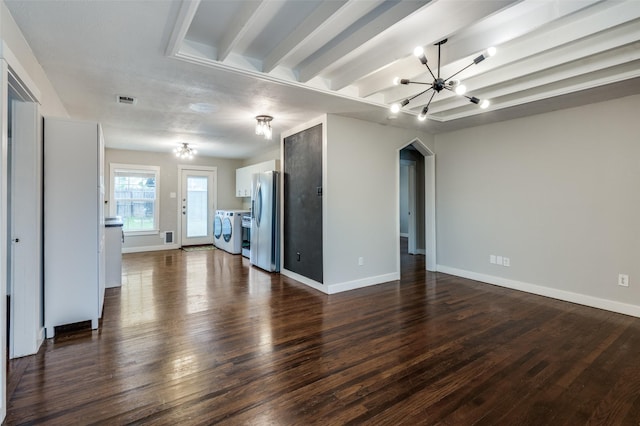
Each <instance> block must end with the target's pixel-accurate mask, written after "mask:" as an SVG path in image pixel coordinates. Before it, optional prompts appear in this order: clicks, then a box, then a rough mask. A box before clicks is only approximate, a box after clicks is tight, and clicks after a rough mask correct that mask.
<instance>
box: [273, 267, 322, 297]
mask: <svg viewBox="0 0 640 426" xmlns="http://www.w3.org/2000/svg"><path fill="white" fill-rule="evenodd" d="M280 273H281V274H282V275H284V276H285V277H289V278H291V279H294V280H296V281H298V282H300V283H302V284H304V285H306V286H309V287H312V288H315V289H316V290H318V291H321V292H323V293H325V294H329V292H328V290H327V286H325V285H324V284H322V283H319V282H318V281H314V280H312V279H309V278H307V277H305V276H302V275H300V274H297V273H295V272H293V271H290V270H288V269H282V270H280Z"/></svg>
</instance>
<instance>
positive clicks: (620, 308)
mask: <svg viewBox="0 0 640 426" xmlns="http://www.w3.org/2000/svg"><path fill="white" fill-rule="evenodd" d="M437 269H438V272H444V273H445V274H449V275H455V276H458V277H463V278H469V279H472V280H476V281H481V282H484V283H488V284H493V285H497V286H500V287H506V288H510V289H513V290H520V291H525V292H527V293H533V294H537V295H539V296H546V297H551V298H553V299H558V300H563V301H565V302H571V303H577V304H579V305H585V306H590V307H592V308H598V309H604V310H606V311H611V312H617V313H619V314H625V315H631V316H633V317H640V306H637V305H630V304H628V303H623V302H616V301H614V300H608V299H601V298H599V297H594V296H588V295H586V294H580V293H573V292H571V291H565V290H558V289H555V288H551V287H544V286H541V285H537V284H530V283H525V282H522V281H516V280H511V279H508V278H502V277H496V276H493V275H485V274H480V273H477V272H472V271H466V270H464V269H457V268H451V267H449V266H444V265H438V267H437Z"/></svg>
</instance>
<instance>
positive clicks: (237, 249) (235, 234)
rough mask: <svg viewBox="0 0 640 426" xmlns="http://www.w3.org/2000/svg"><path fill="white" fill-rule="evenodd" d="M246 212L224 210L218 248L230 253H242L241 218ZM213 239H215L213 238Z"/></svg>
mask: <svg viewBox="0 0 640 426" xmlns="http://www.w3.org/2000/svg"><path fill="white" fill-rule="evenodd" d="M246 213H248V210H225V211H223V215H222V235H221V238H220V248H221V249H223V250H225V251H227V252H229V253H231V254H240V253H241V252H242V216H243V215H244V214H246ZM214 238H215V237H214Z"/></svg>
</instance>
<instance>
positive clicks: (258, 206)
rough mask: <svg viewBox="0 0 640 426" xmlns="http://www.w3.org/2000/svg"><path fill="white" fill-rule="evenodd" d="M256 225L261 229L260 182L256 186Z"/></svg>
mask: <svg viewBox="0 0 640 426" xmlns="http://www.w3.org/2000/svg"><path fill="white" fill-rule="evenodd" d="M256 209H257V212H256V225H257V226H258V228H259V227H260V218H262V184H261V183H260V182H258V185H257V186H256Z"/></svg>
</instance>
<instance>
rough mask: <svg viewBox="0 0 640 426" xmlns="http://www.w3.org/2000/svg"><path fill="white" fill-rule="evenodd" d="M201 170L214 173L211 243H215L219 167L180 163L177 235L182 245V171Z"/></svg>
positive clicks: (177, 240)
mask: <svg viewBox="0 0 640 426" xmlns="http://www.w3.org/2000/svg"><path fill="white" fill-rule="evenodd" d="M189 170H191V171H199V172H210V173H213V183H212V185H211V187H212V188H213V210H212V213H211V215H212V218H211V220H212V221H211V233H212V237H211V244H213V216H215V214H216V210H218V168H217V167H211V166H196V165H191V164H178V198H177V203H176V204H177V205H176V211H177V222H176V228H177V229H176V235H177V239H176V240H175V241H176V242H178V245H179V246H180V247H182V172H183V171H189Z"/></svg>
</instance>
